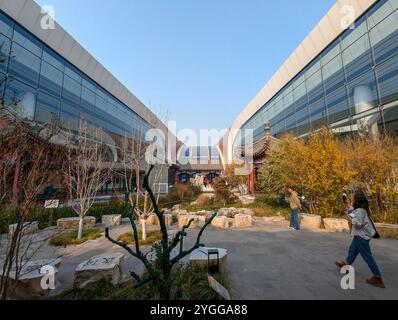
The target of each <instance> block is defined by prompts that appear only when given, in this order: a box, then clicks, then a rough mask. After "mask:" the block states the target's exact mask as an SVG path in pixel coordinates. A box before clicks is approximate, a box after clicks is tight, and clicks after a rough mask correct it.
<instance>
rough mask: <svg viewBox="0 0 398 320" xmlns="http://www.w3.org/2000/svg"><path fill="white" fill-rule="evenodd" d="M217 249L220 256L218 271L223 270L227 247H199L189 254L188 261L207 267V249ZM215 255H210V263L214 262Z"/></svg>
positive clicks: (222, 271) (221, 271) (225, 262)
mask: <svg viewBox="0 0 398 320" xmlns="http://www.w3.org/2000/svg"><path fill="white" fill-rule="evenodd" d="M214 249H217V250H218V253H219V258H220V273H224V272H225V268H226V264H227V256H228V250H227V249H221V248H207V247H203V248H199V249H196V250H194V251H193V252H192V253H191V255H190V256H189V261H190V262H191V263H192V264H193V265H197V266H201V267H205V268H207V266H208V251H209V250H214ZM216 259H217V256H216V255H211V256H210V264H214V263H215V262H216Z"/></svg>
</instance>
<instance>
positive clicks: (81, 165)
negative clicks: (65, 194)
mask: <svg viewBox="0 0 398 320" xmlns="http://www.w3.org/2000/svg"><path fill="white" fill-rule="evenodd" d="M102 134H103V132H102V131H101V130H99V129H94V128H93V129H90V127H89V126H88V125H87V123H86V122H85V121H80V124H79V128H78V131H77V132H75V133H73V132H69V134H68V136H67V138H66V143H65V165H64V169H63V175H64V180H65V184H66V186H67V188H68V190H69V197H70V199H71V200H72V201H73V200H75V202H74V203H73V204H72V207H73V210H74V211H75V212H76V214H77V215H78V216H79V218H80V220H79V230H78V235H77V238H78V239H81V238H82V236H83V225H84V217H85V216H86V214H87V212H88V211H89V210H90V208H91V207H92V206H93V204H94V201H95V197H96V196H97V193H98V191H99V190H100V189H101V188H102V186H104V185H105V184H106V183H107V182H108V180H109V178H110V176H111V173H112V168H113V164H114V162H113V159H108V157H107V154H106V151H105V148H104V144H103V143H102V141H101V140H102Z"/></svg>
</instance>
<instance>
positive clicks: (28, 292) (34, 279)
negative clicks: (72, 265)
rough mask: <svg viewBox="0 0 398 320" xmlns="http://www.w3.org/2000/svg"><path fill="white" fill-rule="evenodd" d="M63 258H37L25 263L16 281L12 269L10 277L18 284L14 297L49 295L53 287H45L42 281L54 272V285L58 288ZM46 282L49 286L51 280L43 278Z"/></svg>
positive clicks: (30, 297)
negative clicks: (58, 274)
mask: <svg viewBox="0 0 398 320" xmlns="http://www.w3.org/2000/svg"><path fill="white" fill-rule="evenodd" d="M61 262H62V260H61V259H60V258H57V259H50V260H36V261H29V262H26V263H23V266H22V268H21V271H20V275H19V277H18V281H17V282H16V283H15V278H16V273H15V270H14V271H11V273H10V279H12V280H13V281H14V283H15V284H16V286H15V288H16V290H15V293H14V296H13V299H37V298H40V297H43V296H45V295H47V294H48V293H49V292H50V289H51V288H48V289H45V287H44V289H43V287H42V285H41V282H42V280H43V279H44V277H45V276H46V275H47V276H50V275H51V273H52V272H54V273H53V274H54V283H53V284H54V287H53V289H56V288H57V273H58V269H59V266H60V264H61ZM43 282H44V284H45V285H47V286H49V285H50V281H49V280H47V281H46V279H44V280H43Z"/></svg>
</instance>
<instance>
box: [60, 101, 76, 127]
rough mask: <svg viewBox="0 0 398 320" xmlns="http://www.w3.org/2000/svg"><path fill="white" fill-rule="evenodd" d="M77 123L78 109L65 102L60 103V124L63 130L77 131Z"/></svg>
mask: <svg viewBox="0 0 398 320" xmlns="http://www.w3.org/2000/svg"><path fill="white" fill-rule="evenodd" d="M78 121H79V108H78V106H76V105H73V104H70V103H68V102H66V101H62V102H61V111H60V124H61V126H62V127H63V128H66V129H70V130H77V128H78Z"/></svg>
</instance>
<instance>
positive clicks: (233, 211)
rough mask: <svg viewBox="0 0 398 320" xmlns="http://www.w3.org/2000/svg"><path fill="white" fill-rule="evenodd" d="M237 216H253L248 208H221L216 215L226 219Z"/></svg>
mask: <svg viewBox="0 0 398 320" xmlns="http://www.w3.org/2000/svg"><path fill="white" fill-rule="evenodd" d="M237 214H248V215H251V216H253V211H252V210H250V209H248V208H239V209H238V208H234V207H231V208H221V209H220V210H219V211H218V213H217V215H218V216H225V217H228V218H234V217H235V216H236V215H237Z"/></svg>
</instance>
